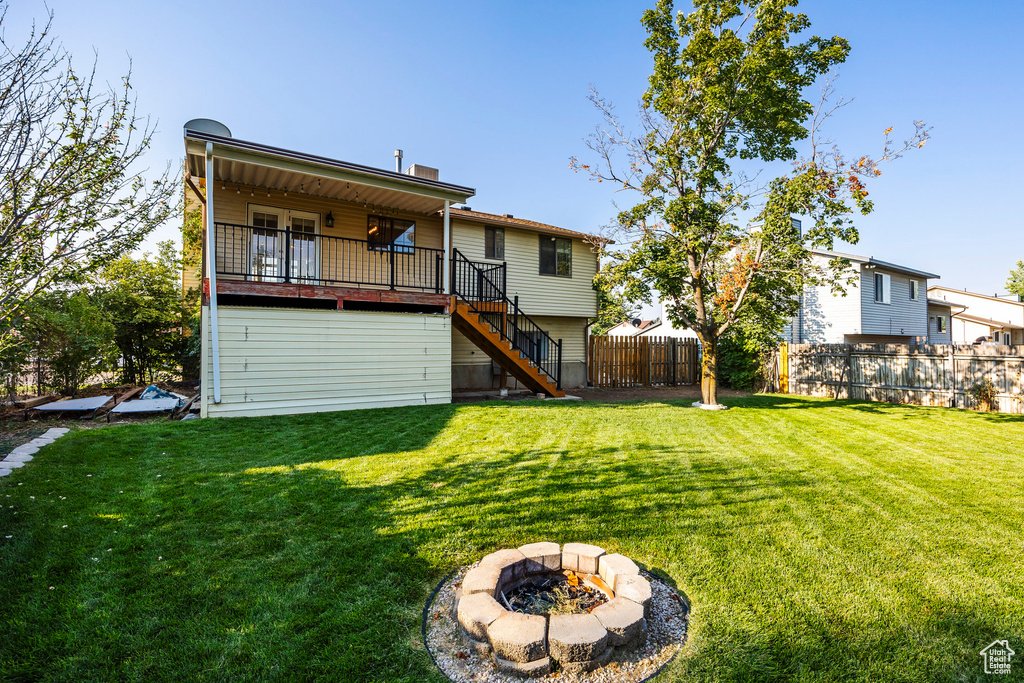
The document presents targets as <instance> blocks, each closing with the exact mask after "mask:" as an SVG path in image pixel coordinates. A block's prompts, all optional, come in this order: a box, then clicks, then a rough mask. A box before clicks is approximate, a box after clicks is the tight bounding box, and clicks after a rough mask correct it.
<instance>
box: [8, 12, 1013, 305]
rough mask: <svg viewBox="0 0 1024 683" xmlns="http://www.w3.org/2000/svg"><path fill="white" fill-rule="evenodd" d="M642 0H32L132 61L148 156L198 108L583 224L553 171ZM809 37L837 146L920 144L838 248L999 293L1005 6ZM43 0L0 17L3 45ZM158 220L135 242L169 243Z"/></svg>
mask: <svg viewBox="0 0 1024 683" xmlns="http://www.w3.org/2000/svg"><path fill="white" fill-rule="evenodd" d="M652 1H653V0H647V1H646V2H628V1H623V0H618V1H613V2H587V3H583V2H507V3H498V2H479V1H477V2H388V1H384V2H380V1H378V2H312V1H307V2H301V1H293V2H290V3H281V2H272V3H271V2H253V1H249V2H232V1H220V2H209V1H207V2H192V1H190V0H178V1H176V2H173V3H165V2H160V3H157V2H138V1H137V0H136V1H134V2H126V1H115V0H89V1H88V2H83V1H82V0H49V6H50V7H51V8H52V9H53V10H54V12H55V14H56V18H55V32H56V34H57V35H59V36H60V37H61V39H62V41H63V43H64V45H65V46H66V47H67V48H68V49H69V50H70V51H71V52H72V53H73V54H74V55H75V57H76V59H77V61H78V63H79V66H80V67H84V66H86V64H87V62H89V61H90V60H91V59H92V54H93V50H94V49H95V50H96V51H97V52H98V58H99V72H100V74H101V76H102V77H103V78H106V79H110V80H116V78H117V77H118V76H119V75H120V74H121V73H122V72H123V71H124V70H125V69H126V67H127V64H128V55H130V56H131V58H132V60H133V68H134V84H135V90H136V94H137V98H138V105H139V110H140V111H142V112H147V113H150V114H152V116H153V117H154V118H155V119H158V120H159V126H158V133H157V135H156V138H155V140H154V145H153V149H152V151H151V153H150V154H149V164H150V166H151V167H152V168H154V169H160V168H162V167H163V165H164V164H165V163H166V162H167V161H168V160H171V161H173V162H174V163H178V161H179V160H180V157H181V155H182V141H181V125H182V124H183V123H184V122H185V121H186V120H188V119H190V118H195V117H209V118H214V119H217V120H219V121H222V122H223V123H225V124H227V125H228V126H229V127H230V128H231V129H232V131H233V133H234V134H235V136H236V137H239V138H243V139H248V140H256V141H259V142H264V143H267V144H272V145H277V146H281V147H287V148H290V149H296V150H301V151H305V152H312V153H317V154H323V155H326V156H331V157H335V158H340V159H344V160H347V161H354V162H358V163H363V164H369V165H374V166H380V167H384V168H391V167H392V165H393V163H394V160H393V157H392V150H393V149H394V148H396V147H401V148H402V149H404V150H405V161H406V163H407V164H409V163H423V164H426V165H429V166H436V167H439V168H440V171H441V179H442V180H447V181H450V182H455V183H459V184H464V185H469V186H471V187H475V188H476V189H477V196H476V197H474V198H473V199H472V200H471V202H470V204H471V206H472V207H473V208H474V209H477V210H482V211H492V212H496V213H512V214H515V215H516V216H521V217H524V218H531V219H534V220H539V221H543V222H547V223H553V224H556V225H560V226H564V227H567V228H572V229H576V230H582V231H586V232H594V231H597V230H598V229H599V227H600V226H602V225H604V224H606V223H607V222H608V221H609V220H610V219H611V218H612V216H613V215H614V213H615V211H614V208H613V206H612V201H613V200H617V201H619V202H621V203H629V201H630V198H629V197H625V196H621V195H620V196H619V197H615V196H613V194H612V192H611V190H612V188H610V187H608V186H607V185H606V184H601V185H598V184H595V183H592V182H589V181H588V180H587V179H586V178H584V177H583V176H582V175H574V174H573V173H572V172H571V171H570V169H569V166H568V158H569V157H570V156H571V155H574V154H576V155H579V156H581V158H585V156H586V153H587V149H586V148H585V146H584V144H583V138H584V137H585V136H586V135H587V134H588V133H589V132H590V131H591V130H592V129H593V128H594V126H595V125H596V124H597V123H598V116H597V113H596V112H595V111H594V110H593V108H592V106H591V105H590V103H589V102H588V101H587V89H588V85H589V84H590V83H593V84H595V85H596V86H597V87H598V88H599V89H600V91H601V92H602V94H603V95H605V96H606V97H608V98H609V99H611V100H612V101H614V102H616V103H617V105H618V109H619V111H620V112H621V113H623V114H625V115H629V114H631V113H632V112H633V111H635V103H636V101H637V99H638V97H639V96H640V94H641V93H642V92H643V90H644V88H645V86H646V79H647V75H648V74H649V72H650V59H649V56H648V54H647V52H646V50H645V49H644V48H643V45H642V42H643V39H644V32H643V30H642V28H641V26H640V24H639V17H640V14H641V13H642V11H643V10H644V9H645V8H646V7H648V6H649V5H650V4H652ZM800 9H801V10H802V11H804V12H806V13H807V14H809V15H810V17H811V20H812V22H813V24H814V32H815V33H818V34H821V35H834V34H838V35H841V36H844V37H846V38H848V39H849V40H850V41H851V43H852V47H853V51H852V54H851V56H850V59H849V60H848V62H847V64H846V65H845V66H844V67H843V68H842V71H841V77H840V79H839V82H838V89H839V91H840V92H841V93H842V94H844V95H846V96H852V97H854V98H855V100H854V102H853V103H852V104H851V105H850V106H848V107H846V108H845V109H843V110H842V111H841V112H840V114H839V115H838V117H837V118H836V119H835V120H834V121H833V123H832V125H831V126H830V128H829V133H830V134H831V136H832V137H833V138H835V140H836V141H837V142H838V143H839V144H840V145H841V147H842V148H843V149H844V151H846V152H847V153H848V154H849V155H851V156H854V155H857V156H859V155H860V154H862V153H866V152H867V153H873V152H876V151H877V149H878V147H879V145H880V142H881V131H882V130H884V129H885V128H887V127H888V126H895V127H896V133H901V132H908V131H909V130H910V129H911V121H912V120H914V119H924V120H925V121H927V122H928V124H930V125H931V126H933V131H932V140H931V141H930V142H929V143H928V145H926V146H925V148H924V149H922V150H921V151H920V152H916V153H914V154H911V155H909V156H908V157H906V158H904V159H902V160H900V161H898V162H897V163H896V164H894V165H892V166H890V167H889V168H888V169H887V170H886V173H885V175H883V176H882V178H881V179H880V180H879V181H878V182H876V183H874V185H873V186H871V187H869V189H870V190H871V196H872V198H873V199H874V200H875V208H876V210H875V213H874V214H872V215H871V216H869V217H867V218H863V219H860V220H859V221H858V227H859V229H860V234H861V241H860V243H859V244H858V245H856V246H851V247H847V248H848V250H850V251H852V252H854V253H858V254H863V255H870V256H874V257H876V258H880V259H883V260H887V261H894V262H898V263H901V264H905V265H908V266H911V267H914V268H920V269H923V270H928V271H931V272H935V273H938V274H940V275H941V276H942V280H941V282H942V283H943V284H946V285H948V286H952V287H960V288H965V287H966V288H970V289H972V290H977V291H981V292H985V293H995V292H997V291H998V292H1002V291H1004V289H1003V285H1004V283H1005V280H1006V276H1007V271H1008V270H1009V268H1010V267H1012V265H1013V264H1014V263H1015V261H1016V260H1017V259H1022V258H1024V224H1022V220H1021V217H1020V214H1019V213H1018V211H1019V209H1018V207H1019V201H1018V195H1019V193H1020V191H1019V189H1018V185H1019V183H1020V178H1021V176H1022V173H1021V171H1022V170H1024V169H1022V166H1024V161H1022V160H1024V131H1022V129H1021V126H1020V121H1021V116H1020V112H1021V110H1022V108H1024V89H1022V88H1021V76H1020V74H1021V73H1022V72H1024V68H1022V67H1024V58H1022V55H1024V49H1022V47H1021V42H1020V40H1019V36H1020V34H1021V32H1022V29H1024V20H1022V18H1021V13H1020V12H1019V11H1018V10H1019V7H1017V6H1016V3H1011V2H997V1H995V0H992V1H988V2H978V3H970V4H969V3H963V2H950V1H945V0H933V1H927V0H921V1H912V0H901V1H899V2H893V1H892V0H888V1H887V2H882V1H877V0H861V1H859V2H836V1H834V0H806V1H805V2H802V3H801V5H800ZM44 12H45V9H44V5H43V3H42V2H35V1H32V0H20V1H19V2H17V3H16V4H14V5H12V6H11V7H10V11H9V13H8V16H7V19H6V21H5V30H6V33H7V38H8V39H9V40H10V39H17V37H18V36H19V35H20V34H21V33H23V32H24V31H25V30H26V28H27V26H28V24H29V22H30V21H31V19H32V18H33V17H41V16H43V14H44ZM177 227H178V226H177V225H168V226H166V227H165V228H163V229H162V230H160V231H159V232H158V234H157V235H156V236H154V239H153V240H152V241H156V239H167V238H177V235H178V233H177Z"/></svg>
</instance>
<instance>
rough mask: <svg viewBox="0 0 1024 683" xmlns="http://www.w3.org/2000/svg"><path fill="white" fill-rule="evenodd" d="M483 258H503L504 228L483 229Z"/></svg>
mask: <svg viewBox="0 0 1024 683" xmlns="http://www.w3.org/2000/svg"><path fill="white" fill-rule="evenodd" d="M484 258H492V259H498V260H502V259H504V258H505V228H495V227H492V226H487V227H486V228H484Z"/></svg>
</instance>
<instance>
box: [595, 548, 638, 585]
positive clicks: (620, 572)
mask: <svg viewBox="0 0 1024 683" xmlns="http://www.w3.org/2000/svg"><path fill="white" fill-rule="evenodd" d="M597 573H598V574H599V575H600V576H601V578H602V579H604V582H605V583H607V584H608V587H609V588H611V589H612V590H613V591H614V590H615V579H616V578H617V577H619V576H638V575H639V574H640V567H638V566H636V563H635V562H633V560H631V559H629V558H628V557H626V556H625V555H619V554H618V553H615V554H614V555H602V556H601V557H600V558H599V559H598V571H597Z"/></svg>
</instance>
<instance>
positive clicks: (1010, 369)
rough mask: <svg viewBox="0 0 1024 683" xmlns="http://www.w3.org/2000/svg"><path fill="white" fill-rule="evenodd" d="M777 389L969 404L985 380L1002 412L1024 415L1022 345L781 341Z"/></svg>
mask: <svg viewBox="0 0 1024 683" xmlns="http://www.w3.org/2000/svg"><path fill="white" fill-rule="evenodd" d="M778 359H779V390H780V391H783V392H785V391H788V392H789V393H793V394H801V395H804V396H830V397H833V398H854V399H859V400H862V401H884V402H887V403H914V404H918V405H925V406H949V407H953V408H958V407H959V408H972V407H975V401H974V399H973V398H971V396H970V395H969V394H968V393H967V392H968V391H969V390H970V389H971V387H973V386H974V385H975V384H977V383H979V382H981V381H982V380H984V379H985V378H988V379H990V380H992V384H993V385H995V389H996V392H997V396H996V400H995V402H994V406H993V407H995V408H996V409H998V410H999V412H1001V413H1018V414H1024V396H1022V392H1024V346H948V345H942V346H940V345H921V346H905V345H900V344H783V345H782V346H781V347H780V348H779V354H778Z"/></svg>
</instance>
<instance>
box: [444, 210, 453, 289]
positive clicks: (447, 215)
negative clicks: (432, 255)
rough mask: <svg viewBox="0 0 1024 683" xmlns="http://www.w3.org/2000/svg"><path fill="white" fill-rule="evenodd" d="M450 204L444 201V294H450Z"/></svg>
mask: <svg viewBox="0 0 1024 683" xmlns="http://www.w3.org/2000/svg"><path fill="white" fill-rule="evenodd" d="M450 206H451V202H450V201H448V200H447V199H446V200H444V277H443V281H444V293H445V294H451V293H452V264H451V258H452V218H451V214H450V213H449V211H448V208H449V207H450Z"/></svg>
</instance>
